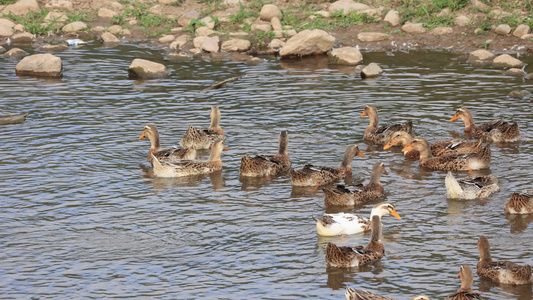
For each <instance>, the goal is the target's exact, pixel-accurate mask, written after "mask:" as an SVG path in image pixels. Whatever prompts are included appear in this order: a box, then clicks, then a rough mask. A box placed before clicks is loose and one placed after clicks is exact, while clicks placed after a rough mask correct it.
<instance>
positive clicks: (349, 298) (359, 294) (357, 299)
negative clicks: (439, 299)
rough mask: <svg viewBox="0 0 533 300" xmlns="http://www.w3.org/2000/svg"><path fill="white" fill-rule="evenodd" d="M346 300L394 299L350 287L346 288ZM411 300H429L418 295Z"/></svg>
mask: <svg viewBox="0 0 533 300" xmlns="http://www.w3.org/2000/svg"><path fill="white" fill-rule="evenodd" d="M345 296H346V300H394V298H391V297H387V296H383V295H380V294H376V293H374V292H371V291H367V290H358V289H354V288H351V287H346V292H345ZM411 300H429V298H428V297H427V296H424V295H418V296H414V297H413V298H411Z"/></svg>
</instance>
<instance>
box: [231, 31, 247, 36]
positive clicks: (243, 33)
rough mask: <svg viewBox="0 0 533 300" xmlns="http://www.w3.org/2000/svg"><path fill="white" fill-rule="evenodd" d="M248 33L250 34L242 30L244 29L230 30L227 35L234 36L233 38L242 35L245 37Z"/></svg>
mask: <svg viewBox="0 0 533 300" xmlns="http://www.w3.org/2000/svg"><path fill="white" fill-rule="evenodd" d="M249 35H250V34H248V32H244V31H239V32H230V34H229V36H231V37H234V38H242V37H247V36H249Z"/></svg>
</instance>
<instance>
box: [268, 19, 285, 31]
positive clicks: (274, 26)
mask: <svg viewBox="0 0 533 300" xmlns="http://www.w3.org/2000/svg"><path fill="white" fill-rule="evenodd" d="M270 24H271V25H272V30H274V31H281V30H283V27H282V26H281V21H280V20H279V18H278V17H273V18H272V20H270Z"/></svg>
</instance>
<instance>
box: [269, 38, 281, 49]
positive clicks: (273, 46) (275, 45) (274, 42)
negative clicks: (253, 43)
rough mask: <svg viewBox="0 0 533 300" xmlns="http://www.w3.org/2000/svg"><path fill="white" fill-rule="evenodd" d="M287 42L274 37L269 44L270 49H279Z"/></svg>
mask: <svg viewBox="0 0 533 300" xmlns="http://www.w3.org/2000/svg"><path fill="white" fill-rule="evenodd" d="M283 45H285V43H284V42H283V41H282V40H280V39H273V40H272V41H270V44H269V45H268V46H269V48H270V49H274V50H278V49H280V48H282V47H283Z"/></svg>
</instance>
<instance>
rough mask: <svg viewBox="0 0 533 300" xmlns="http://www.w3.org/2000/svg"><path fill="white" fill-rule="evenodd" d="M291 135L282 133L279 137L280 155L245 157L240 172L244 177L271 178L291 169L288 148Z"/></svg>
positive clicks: (285, 132)
mask: <svg viewBox="0 0 533 300" xmlns="http://www.w3.org/2000/svg"><path fill="white" fill-rule="evenodd" d="M288 145H289V135H288V133H287V131H282V132H281V133H280V135H279V146H278V153H277V154H276V155H257V156H255V157H251V156H243V157H242V159H241V165H240V166H239V171H240V173H241V175H242V176H270V175H276V174H278V173H281V172H283V171H286V170H288V169H289V168H290V167H291V160H290V158H289V153H288V152H287V147H288Z"/></svg>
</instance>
